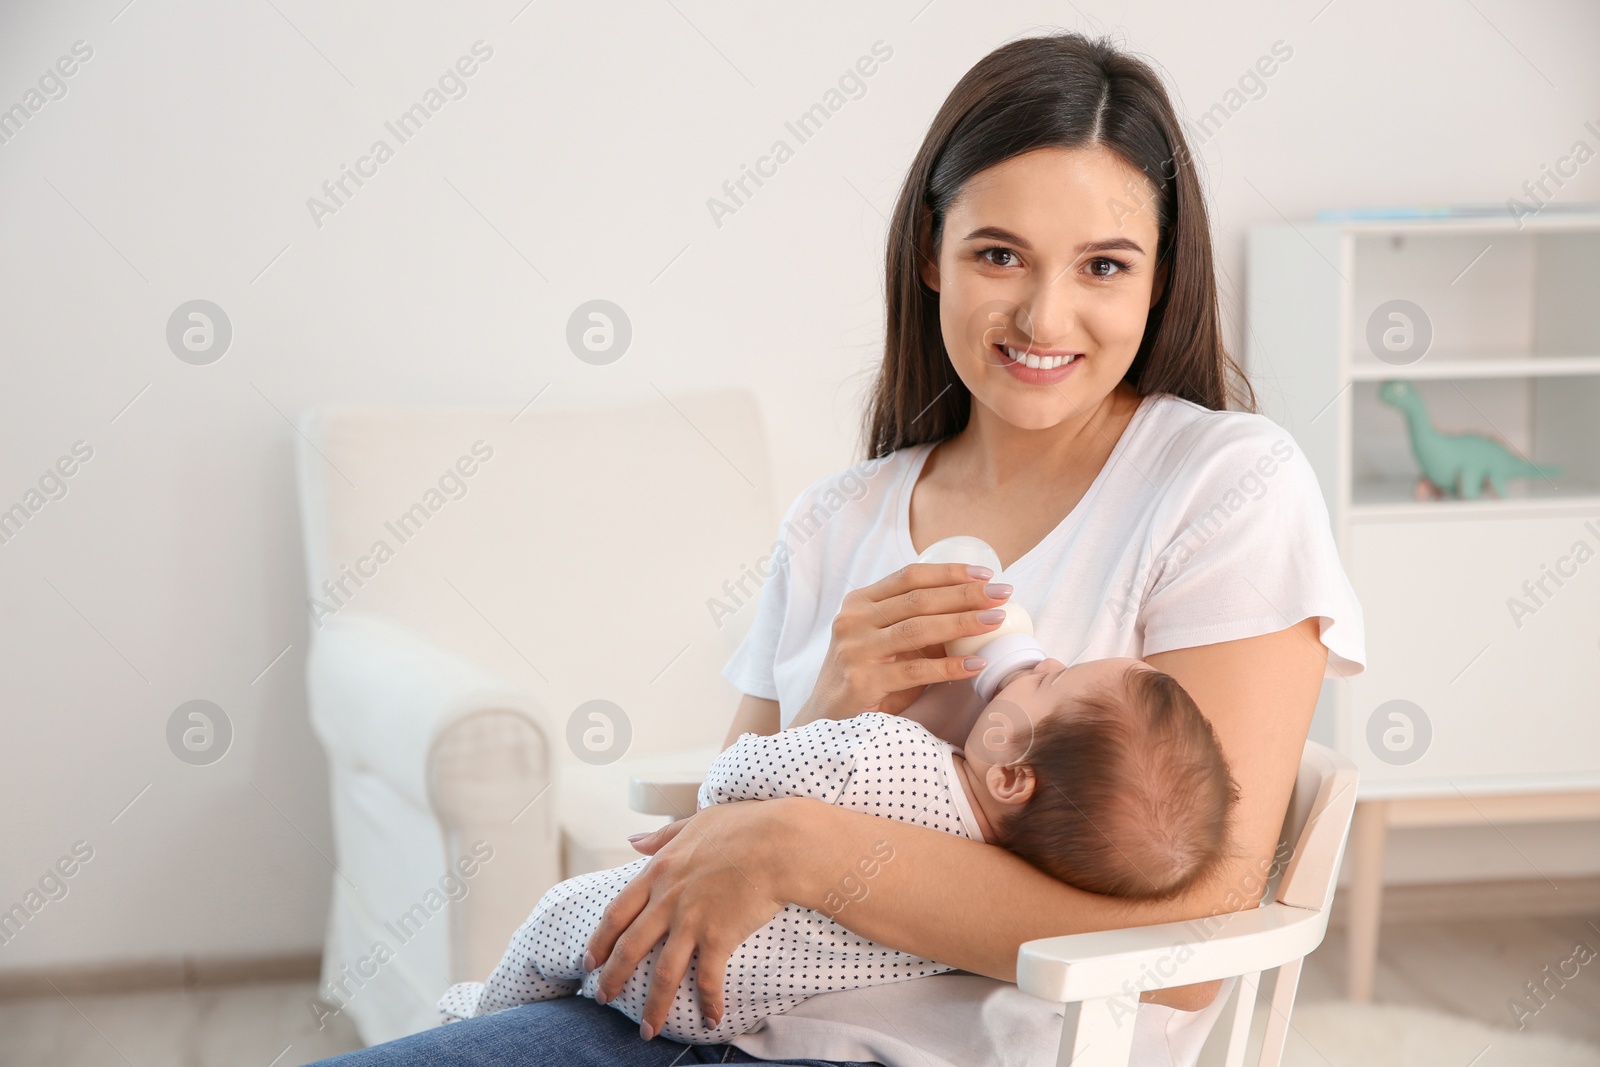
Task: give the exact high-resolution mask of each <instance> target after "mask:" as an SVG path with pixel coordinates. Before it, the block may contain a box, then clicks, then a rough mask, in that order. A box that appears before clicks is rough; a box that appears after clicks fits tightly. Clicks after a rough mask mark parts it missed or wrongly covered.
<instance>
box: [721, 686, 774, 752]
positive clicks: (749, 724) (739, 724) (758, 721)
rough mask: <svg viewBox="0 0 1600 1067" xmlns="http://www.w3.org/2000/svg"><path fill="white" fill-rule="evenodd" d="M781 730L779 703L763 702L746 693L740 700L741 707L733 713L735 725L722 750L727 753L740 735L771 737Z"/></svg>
mask: <svg viewBox="0 0 1600 1067" xmlns="http://www.w3.org/2000/svg"><path fill="white" fill-rule="evenodd" d="M778 730H779V723H778V702H777V701H776V700H763V699H762V698H761V697H753V696H751V695H750V694H749V693H745V694H744V695H743V696H742V697H741V698H740V699H739V707H738V710H736V711H735V712H734V713H733V725H732V726H730V727H728V736H727V737H725V738H723V739H722V750H723V751H724V752H726V751H727V750H728V749H729V748H730V747H731V746H732V745H733V743H734V742H735V741H737V740H739V735H740V734H766V735H769V736H770V735H771V734H775V733H777V732H778Z"/></svg>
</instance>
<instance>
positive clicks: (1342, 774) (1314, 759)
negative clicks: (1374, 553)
mask: <svg viewBox="0 0 1600 1067" xmlns="http://www.w3.org/2000/svg"><path fill="white" fill-rule="evenodd" d="M712 756H713V757H714V754H712ZM709 763H710V761H709V759H708V760H707V762H706V765H707V766H709ZM700 780H701V775H700V774H697V773H680V774H673V773H663V774H653V773H652V774H650V775H649V776H648V777H641V776H635V777H634V778H633V780H632V782H631V785H630V789H629V797H628V801H629V806H630V807H632V808H633V809H634V810H635V811H639V812H644V813H646V814H651V815H666V816H669V817H672V818H682V817H684V816H686V815H690V814H693V812H694V811H695V807H696V801H697V797H698V795H699V789H700ZM1355 802H1356V767H1355V764H1353V763H1351V762H1350V761H1349V760H1348V759H1346V758H1345V757H1344V756H1341V755H1339V754H1338V753H1337V752H1334V751H1333V750H1332V749H1330V748H1327V747H1325V746H1323V745H1319V744H1317V743H1316V742H1307V743H1306V747H1305V752H1304V754H1303V755H1302V756H1301V757H1300V773H1299V774H1298V775H1297V776H1296V779H1295V787H1294V793H1293V795H1292V796H1291V797H1290V799H1289V807H1288V810H1287V812H1286V813H1285V815H1284V820H1283V830H1282V832H1281V834H1280V835H1279V836H1280V840H1279V849H1278V853H1277V854H1278V855H1282V854H1283V852H1284V850H1285V849H1287V848H1290V847H1291V846H1292V851H1291V852H1290V855H1289V860H1288V862H1287V864H1284V865H1282V866H1281V867H1280V868H1279V869H1278V870H1277V871H1276V872H1275V873H1274V874H1273V875H1272V877H1271V878H1270V879H1269V881H1268V884H1267V891H1266V894H1265V896H1264V898H1263V902H1262V905H1261V907H1259V908H1250V909H1246V910H1244V911H1239V912H1225V913H1222V914H1220V915H1218V916H1216V917H1215V918H1214V919H1212V920H1211V921H1212V922H1213V923H1214V924H1215V925H1217V926H1218V927H1219V929H1218V930H1217V931H1216V933H1215V935H1214V936H1210V937H1207V936H1205V934H1206V927H1205V925H1204V922H1205V921H1204V920H1192V921H1188V922H1175V923H1161V924H1158V925H1155V926H1138V927H1132V928H1129V929H1125V930H1100V931H1096V932H1094V933H1087V934H1067V935H1065V936H1062V937H1046V938H1040V939H1038V940H1036V941H1028V942H1025V943H1024V944H1023V945H1022V946H1021V948H1019V949H1018V950H1017V986H1018V987H1019V988H1020V989H1021V990H1022V991H1023V992H1024V993H1029V994H1031V995H1033V996H1036V997H1039V998H1040V999H1042V1000H1049V1001H1054V1002H1056V1003H1060V1004H1064V1005H1065V1006H1066V1012H1065V1020H1064V1023H1063V1025H1062V1029H1061V1045H1060V1050H1059V1052H1058V1053H1057V1057H1056V1064H1057V1067H1068V1065H1071V1067H1126V1065H1127V1063H1128V1058H1129V1056H1130V1055H1131V1053H1132V1047H1133V1031H1134V1028H1133V1026H1131V1025H1123V1023H1124V1021H1125V1020H1126V1017H1127V1011H1126V1007H1127V1005H1126V1003H1125V1001H1126V999H1127V994H1126V992H1125V991H1124V989H1125V985H1124V984H1125V983H1127V982H1130V981H1131V982H1133V983H1134V984H1135V985H1136V986H1138V987H1140V988H1168V987H1171V986H1183V985H1191V984H1193V983H1196V982H1208V981H1211V980H1212V979H1214V978H1228V977H1231V976H1235V975H1237V976H1238V977H1239V982H1238V983H1237V989H1236V991H1235V999H1234V1001H1233V1003H1231V1004H1230V1005H1228V1006H1227V1007H1226V1008H1225V1009H1224V1011H1223V1013H1222V1015H1221V1016H1220V1017H1219V1018H1218V1020H1217V1024H1216V1029H1217V1030H1221V1029H1222V1028H1223V1027H1227V1034H1228V1036H1227V1046H1226V1053H1225V1058H1224V1060H1223V1062H1224V1064H1225V1065H1226V1067H1243V1064H1244V1063H1245V1053H1246V1050H1247V1048H1248V1044H1249V1039H1250V1023H1251V1017H1252V1015H1253V1014H1254V1011H1255V1005H1256V999H1257V997H1256V992H1257V989H1258V988H1259V986H1260V982H1261V975H1262V974H1263V972H1267V971H1272V970H1276V971H1277V981H1276V983H1275V985H1274V987H1273V990H1272V999H1271V1001H1270V1003H1269V1011H1270V1012H1271V1014H1270V1015H1269V1016H1268V1017H1267V1019H1266V1027H1265V1030H1264V1032H1263V1034H1262V1039H1261V1044H1260V1047H1259V1050H1258V1052H1257V1055H1256V1058H1255V1060H1254V1061H1253V1067H1278V1065H1279V1063H1280V1061H1281V1059H1282V1057H1283V1048H1284V1042H1285V1040H1286V1038H1287V1037H1288V1032H1289V1014H1290V1012H1291V1010H1292V1009H1293V1007H1294V997H1295V992H1296V990H1297V989H1298V988H1299V984H1300V965H1301V963H1302V961H1303V960H1304V959H1305V957H1306V956H1307V955H1309V954H1310V953H1311V951H1312V950H1313V949H1315V948H1316V947H1317V946H1318V945H1319V944H1321V943H1322V935H1323V933H1324V932H1325V931H1326V930H1327V927H1328V909H1329V907H1330V906H1331V905H1332V903H1333V892H1334V887H1335V883H1336V881H1337V876H1338V872H1339V861H1340V859H1341V857H1342V856H1343V855H1344V845H1345V838H1346V836H1347V835H1348V832H1349V829H1350V818H1351V814H1352V813H1353V811H1354V809H1355ZM1180 948H1184V949H1187V955H1183V954H1182V953H1180V952H1179V949H1180ZM1180 956H1182V958H1181V959H1180V958H1179V957H1180ZM1119 1002H1121V1003H1119ZM1119 1015H1120V1016H1122V1018H1119ZM1209 1047H1210V1046H1209V1044H1208V1048H1209Z"/></svg>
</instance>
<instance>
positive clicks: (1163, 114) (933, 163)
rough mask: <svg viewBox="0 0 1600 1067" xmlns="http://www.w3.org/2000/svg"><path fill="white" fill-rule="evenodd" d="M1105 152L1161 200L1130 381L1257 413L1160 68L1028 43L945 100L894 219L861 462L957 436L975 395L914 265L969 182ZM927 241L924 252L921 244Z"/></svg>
mask: <svg viewBox="0 0 1600 1067" xmlns="http://www.w3.org/2000/svg"><path fill="white" fill-rule="evenodd" d="M1092 145H1104V146H1105V147H1107V148H1109V149H1111V150H1112V151H1114V152H1116V153H1117V154H1118V155H1120V156H1121V157H1122V158H1124V159H1125V160H1127V161H1128V163H1129V164H1131V165H1132V166H1135V167H1137V168H1138V169H1139V170H1141V171H1143V172H1144V174H1145V175H1146V176H1147V177H1148V178H1149V179H1150V181H1151V183H1152V184H1153V185H1154V186H1155V188H1156V205H1157V210H1158V225H1159V232H1160V238H1159V240H1158V242H1157V250H1156V262H1157V263H1158V264H1159V263H1162V262H1165V263H1167V283H1166V288H1165V291H1164V292H1163V293H1162V294H1161V298H1160V299H1159V300H1158V301H1156V303H1155V304H1154V305H1153V306H1152V307H1151V308H1150V315H1149V319H1148V321H1147V323H1146V325H1145V332H1144V338H1143V340H1142V341H1141V342H1140V344H1139V351H1138V353H1137V354H1136V355H1135V356H1134V359H1133V363H1132V364H1131V365H1130V366H1129V367H1128V372H1127V374H1126V375H1125V376H1124V381H1126V382H1127V383H1128V384H1129V385H1131V386H1132V387H1133V388H1134V389H1135V390H1136V391H1137V392H1138V393H1139V394H1140V395H1146V394H1149V393H1172V394H1174V395H1176V396H1179V397H1182V398H1184V399H1186V400H1191V401H1193V402H1194V403H1196V404H1199V405H1201V406H1203V407H1207V408H1211V409H1213V410H1221V409H1223V408H1226V407H1227V406H1228V404H1229V402H1230V401H1232V402H1233V403H1234V405H1235V406H1236V407H1238V408H1240V409H1242V410H1245V411H1254V410H1255V409H1256V401H1255V392H1254V390H1252V389H1251V387H1250V383H1249V381H1248V380H1247V379H1246V378H1245V376H1244V372H1243V371H1242V370H1241V369H1240V367H1239V366H1238V364H1237V363H1235V362H1234V361H1233V359H1232V357H1230V356H1229V355H1228V353H1227V350H1226V348H1224V346H1223V343H1222V330H1221V326H1220V324H1219V321H1218V313H1217V284H1216V275H1215V274H1214V272H1213V267H1212V261H1211V224H1210V221H1209V219H1208V217H1207V214H1206V206H1205V200H1204V198H1203V196H1202V194H1201V190H1200V181H1199V177H1198V176H1197V174H1196V173H1195V167H1194V161H1193V158H1192V157H1191V156H1190V154H1189V147H1188V144H1187V142H1186V141H1185V140H1184V136H1183V130H1182V128H1181V127H1180V125H1179V123H1178V120H1177V117H1176V115H1175V114H1174V112H1173V109H1172V103H1171V101H1170V100H1168V99H1167V93H1166V90H1165V89H1164V88H1163V87H1162V85H1161V81H1160V79H1159V78H1158V77H1157V75H1156V73H1155V71H1154V70H1152V69H1151V68H1150V67H1149V66H1148V65H1147V64H1145V63H1144V62H1143V61H1141V60H1139V59H1135V58H1134V57H1133V56H1131V55H1128V54H1127V53H1124V52H1121V51H1119V50H1118V49H1117V48H1116V47H1115V46H1114V45H1113V44H1112V43H1111V42H1110V41H1109V40H1107V39H1104V38H1102V39H1099V40H1090V39H1089V38H1086V37H1084V36H1082V35H1081V34H1077V33H1056V34H1050V35H1047V36H1040V37H1026V38H1022V39H1020V40H1016V41H1012V42H1011V43H1009V44H1006V45H1002V46H1001V47H1000V48H997V49H995V50H994V51H993V52H990V53H989V54H988V55H987V56H985V57H984V58H983V59H981V60H979V61H978V63H977V64H976V65H975V66H974V67H973V68H972V69H971V70H969V71H967V73H966V75H965V76H964V77H962V79H961V80H960V81H959V82H958V83H957V84H956V87H955V88H954V89H952V90H951V91H950V95H949V96H948V97H947V98H946V99H945V102H944V106H943V107H941V108H940V109H939V113H938V114H937V115H936V116H934V119H933V124H932V126H931V127H930V128H929V129H928V135H927V137H925V138H924V139H923V142H922V147H921V149H920V150H919V151H918V152H917V157H916V159H915V160H914V161H913V162H912V165H911V170H910V172H909V173H907V175H906V180H905V183H904V185H902V186H901V189H900V197H899V200H898V201H897V203H896V204H895V209H894V216H893V218H892V219H891V220H890V226H889V241H888V254H887V257H886V260H887V262H886V283H887V284H886V290H887V291H886V298H887V299H886V305H887V307H886V316H887V321H886V328H885V339H884V353H883V365H882V366H881V367H880V369H879V371H878V377H877V381H876V382H875V384H874V386H873V391H872V400H871V403H870V405H869V406H868V409H867V412H866V417H865V420H864V424H863V430H864V432H865V434H866V449H867V456H868V458H872V459H876V458H878V457H879V456H884V455H887V454H889V453H890V452H893V451H895V450H896V449H899V448H904V447H906V446H909V445H916V444H922V443H925V442H928V441H942V440H944V439H945V438H947V437H950V436H951V435H953V434H955V433H958V432H960V430H961V429H962V428H964V427H965V426H966V424H967V418H968V416H969V415H970V414H971V411H972V394H971V393H970V392H968V391H967V388H966V386H965V385H963V384H962V382H961V379H960V378H959V377H957V376H956V374H955V371H954V369H953V368H952V367H951V366H950V360H949V355H948V353H947V352H946V350H945V346H944V337H943V335H942V334H941V332H940V329H939V294H938V293H936V292H934V291H933V290H932V289H930V288H928V286H927V284H926V283H925V282H923V280H922V275H921V272H920V271H919V270H918V269H917V268H918V264H919V263H920V262H921V261H922V260H924V259H926V260H929V261H936V260H937V250H938V248H939V241H940V238H941V236H942V234H943V230H944V220H945V212H946V211H947V210H948V208H949V206H950V204H951V202H952V201H953V200H954V199H955V197H956V195H957V194H958V193H959V192H960V191H961V189H962V187H963V186H964V185H965V184H966V183H967V181H968V179H970V178H971V177H972V176H973V175H975V174H977V173H979V172H980V171H983V170H986V169H988V168H989V167H993V166H995V165H996V164H999V163H1003V162H1004V161H1005V160H1007V159H1011V158H1012V157H1014V156H1020V155H1022V154H1023V153H1025V152H1031V151H1033V150H1035V149H1039V148H1047V147H1055V148H1082V147H1088V146H1092ZM924 242H926V245H925V246H924Z"/></svg>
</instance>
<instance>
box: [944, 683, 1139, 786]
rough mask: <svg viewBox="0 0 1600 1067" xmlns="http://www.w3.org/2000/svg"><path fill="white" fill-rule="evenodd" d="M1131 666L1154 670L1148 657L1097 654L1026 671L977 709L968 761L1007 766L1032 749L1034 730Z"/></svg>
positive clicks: (966, 750) (1110, 685) (966, 751)
mask: <svg viewBox="0 0 1600 1067" xmlns="http://www.w3.org/2000/svg"><path fill="white" fill-rule="evenodd" d="M1129 667H1139V668H1143V669H1144V670H1153V669H1154V668H1152V667H1151V666H1150V665H1149V664H1148V663H1145V662H1144V661H1143V660H1138V659H1129V658H1124V657H1119V658H1114V659H1092V660H1085V661H1083V662H1082V663H1078V664H1075V665H1073V666H1071V667H1068V666H1067V665H1066V664H1064V663H1062V662H1061V661H1060V660H1058V659H1047V660H1044V661H1043V662H1041V663H1039V664H1038V665H1037V666H1035V667H1032V668H1030V669H1029V670H1026V671H1024V672H1022V673H1021V674H1018V675H1016V676H1015V677H1013V678H1012V679H1011V680H1010V681H1009V682H1007V683H1006V686H1005V688H1004V689H1002V690H1000V692H998V693H996V694H995V698H994V699H993V700H991V701H990V702H989V704H988V706H987V707H985V708H984V709H983V711H981V712H979V713H978V718H977V721H975V722H974V723H973V724H972V732H971V733H970V734H968V735H967V743H966V745H965V746H964V748H963V749H962V752H963V754H964V755H965V756H966V758H967V759H968V760H969V761H973V762H976V763H980V764H983V765H1000V766H1004V765H1005V764H1007V763H1010V762H1011V761H1012V760H1014V759H1017V758H1020V757H1021V756H1022V755H1024V754H1025V753H1026V752H1027V750H1028V745H1029V744H1030V742H1031V741H1032V738H1033V730H1034V728H1035V727H1036V726H1038V725H1039V724H1040V723H1041V722H1043V721H1045V720H1046V719H1048V718H1050V717H1051V716H1052V715H1058V714H1067V713H1069V712H1070V709H1071V708H1074V707H1077V706H1078V704H1079V701H1080V699H1081V698H1083V697H1085V696H1089V695H1091V694H1093V693H1096V692H1101V691H1104V690H1106V689H1114V688H1116V687H1118V686H1120V685H1121V684H1122V682H1121V678H1122V673H1123V672H1124V671H1126V670H1127V669H1128V668H1129Z"/></svg>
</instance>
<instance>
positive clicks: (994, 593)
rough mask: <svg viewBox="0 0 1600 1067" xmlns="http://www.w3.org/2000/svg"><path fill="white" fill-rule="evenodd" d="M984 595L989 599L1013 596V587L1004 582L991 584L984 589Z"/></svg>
mask: <svg viewBox="0 0 1600 1067" xmlns="http://www.w3.org/2000/svg"><path fill="white" fill-rule="evenodd" d="M983 595H984V596H989V597H997V598H998V597H1003V596H1010V595H1011V587H1010V586H1009V585H1007V584H1006V583H1004V582H990V583H989V584H988V585H986V586H984V587H983Z"/></svg>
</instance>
